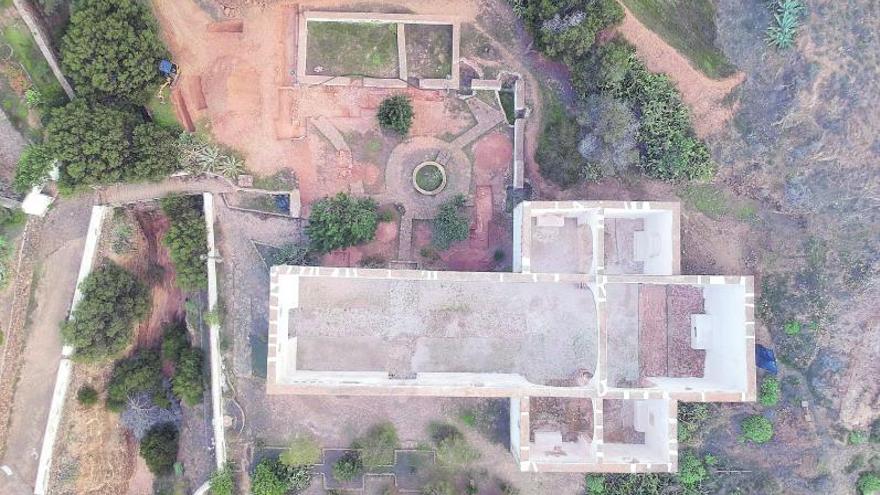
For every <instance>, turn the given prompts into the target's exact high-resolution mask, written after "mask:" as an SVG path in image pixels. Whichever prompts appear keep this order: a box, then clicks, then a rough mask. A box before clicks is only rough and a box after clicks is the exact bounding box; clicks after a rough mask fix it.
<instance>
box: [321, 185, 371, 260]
mask: <svg viewBox="0 0 880 495" xmlns="http://www.w3.org/2000/svg"><path fill="white" fill-rule="evenodd" d="M378 223H379V221H378V216H377V213H376V202H375V201H373V200H372V199H369V198H354V197H351V196H349V195H347V194H345V193H339V194H337V195H336V196H334V197H327V198H323V199H319V200H318V201H316V202H315V203H314V204H313V205H312V213H311V215H310V216H309V225H308V226H307V227H306V233H307V234H308V235H309V239H310V241H311V246H312V249H314V250H315V251H317V252H319V253H327V252H330V251H333V250H335V249H340V248H346V247H349V246H354V245H357V244H363V243H366V242H369V241H371V240H373V237H374V236H375V235H376V226H377V225H378Z"/></svg>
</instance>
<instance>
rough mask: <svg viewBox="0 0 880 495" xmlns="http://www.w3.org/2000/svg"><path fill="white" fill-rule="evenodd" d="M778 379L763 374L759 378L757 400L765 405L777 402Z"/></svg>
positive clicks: (770, 405)
mask: <svg viewBox="0 0 880 495" xmlns="http://www.w3.org/2000/svg"><path fill="white" fill-rule="evenodd" d="M779 394H780V389H779V379H778V378H776V377H775V376H765V377H764V379H763V380H761V390H760V392H759V393H758V402H760V403H761V405H762V406H765V407H773V406H775V405H776V404H779Z"/></svg>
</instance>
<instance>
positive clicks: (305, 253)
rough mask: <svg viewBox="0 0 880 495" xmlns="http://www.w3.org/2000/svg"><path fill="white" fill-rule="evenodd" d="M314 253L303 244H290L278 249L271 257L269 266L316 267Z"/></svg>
mask: <svg viewBox="0 0 880 495" xmlns="http://www.w3.org/2000/svg"><path fill="white" fill-rule="evenodd" d="M314 254H315V253H314V252H312V249H311V248H310V247H309V246H307V245H303V244H294V243H288V244H285V245H283V246H281V247H280V248H278V249H277V250H276V251H275V252H274V253H273V255H272V256H271V257H270V260H269V264H270V265H272V266H276V265H314V264H315V259H314Z"/></svg>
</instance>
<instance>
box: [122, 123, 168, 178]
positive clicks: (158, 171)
mask: <svg viewBox="0 0 880 495" xmlns="http://www.w3.org/2000/svg"><path fill="white" fill-rule="evenodd" d="M131 145H132V164H131V167H130V169H131V172H130V173H129V174H127V175H128V177H127V178H128V179H133V180H145V179H150V180H157V179H161V178H163V177H166V176H168V175H170V174H172V173H174V172H175V171H176V169H177V164H178V159H177V138H176V137H175V136H174V134H172V133H171V132H170V131H168V130H167V129H165V128H164V127H162V126H159V125H157V124H152V123H144V124H140V125H138V126H137V127H135V128H134V131H133V132H132V134H131Z"/></svg>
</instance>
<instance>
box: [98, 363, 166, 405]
mask: <svg viewBox="0 0 880 495" xmlns="http://www.w3.org/2000/svg"><path fill="white" fill-rule="evenodd" d="M140 394H147V395H148V396H149V397H150V399H151V401H152V403H153V404H156V405H158V406H159V407H163V408H167V407H168V406H170V402H168V398H167V397H166V395H165V387H164V385H163V383H162V361H161V359H160V357H159V353H157V352H155V351H150V350H147V351H141V352H138V353H136V354H134V355H133V356H131V357H129V358H126V359H122V360H120V361H117V362H116V364H115V365H114V366H113V372H112V374H111V375H110V382H109V384H108V385H107V408H108V409H110V410H111V411H116V412H120V411H122V410H123V409H124V408H125V406H126V405H127V404H128V401H129V400H130V399H131V398H133V397H136V396H138V395H140Z"/></svg>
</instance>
